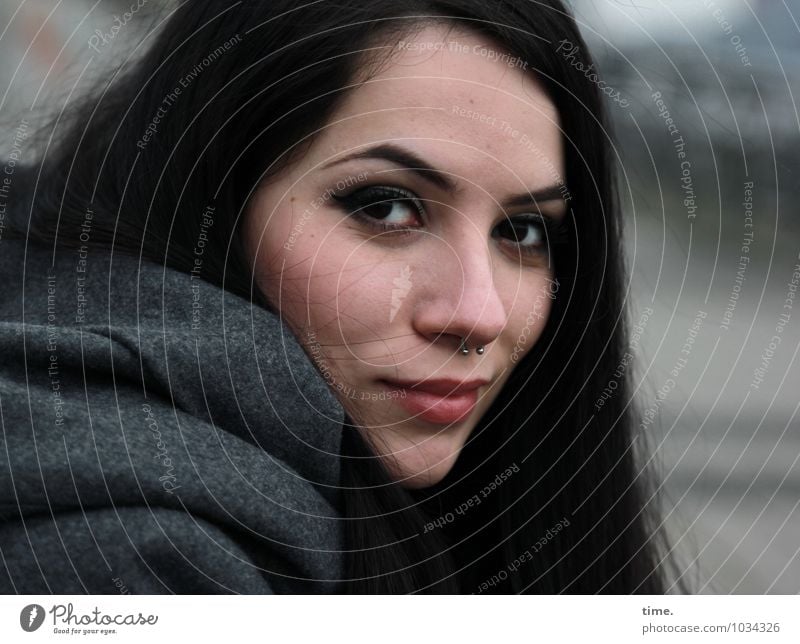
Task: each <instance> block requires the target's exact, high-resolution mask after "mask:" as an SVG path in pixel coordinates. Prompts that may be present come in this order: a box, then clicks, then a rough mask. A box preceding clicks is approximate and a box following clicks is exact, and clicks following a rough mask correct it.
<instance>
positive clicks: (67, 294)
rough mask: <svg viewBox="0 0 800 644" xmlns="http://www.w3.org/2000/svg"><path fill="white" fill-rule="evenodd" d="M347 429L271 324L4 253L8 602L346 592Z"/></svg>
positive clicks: (133, 268) (31, 249)
mask: <svg viewBox="0 0 800 644" xmlns="http://www.w3.org/2000/svg"><path fill="white" fill-rule="evenodd" d="M345 418H346V417H345V414H344V411H343V409H342V407H341V406H340V404H339V403H338V401H337V399H336V397H335V396H334V394H333V392H332V390H331V388H330V387H329V386H328V384H327V383H326V382H325V380H324V379H323V377H322V375H320V371H319V370H317V368H316V367H315V365H314V364H313V363H312V361H311V360H310V358H309V357H308V356H307V354H306V353H305V351H304V350H303V349H302V347H301V346H300V345H299V344H298V342H297V340H296V338H295V337H294V336H293V335H292V333H291V332H290V331H289V329H288V327H287V326H286V325H285V323H284V322H283V321H282V320H281V319H280V318H279V317H278V316H277V315H275V314H273V313H271V312H269V311H266V310H264V309H262V308H260V307H258V306H256V305H253V304H251V303H250V302H248V301H246V300H244V299H242V298H239V297H237V296H235V295H233V294H231V293H228V292H226V291H225V290H223V289H221V288H218V287H215V286H213V285H211V284H208V283H207V282H204V281H202V280H200V279H196V278H194V277H193V276H192V275H189V274H185V273H181V272H178V271H174V270H171V269H165V268H164V267H162V266H159V265H157V264H153V263H148V262H144V261H139V260H138V259H137V258H132V257H129V256H123V255H120V254H114V255H113V256H111V255H110V254H108V253H106V252H104V251H101V250H97V249H93V248H90V249H83V250H75V251H66V252H61V253H58V254H56V255H55V256H54V255H53V252H52V249H49V248H44V247H39V246H34V245H30V244H26V242H25V241H16V240H8V239H6V240H2V241H0V430H1V431H0V592H2V593H26V594H38V593H65V594H67V593H117V592H130V593H198V594H207V593H334V592H339V591H340V589H341V585H340V583H337V580H339V579H341V577H342V566H343V560H342V553H341V552H340V551H341V550H343V544H342V534H343V529H342V528H343V526H342V519H341V512H342V508H341V504H340V503H341V499H340V492H339V487H338V484H339V450H340V444H341V432H342V424H343V422H344V421H345Z"/></svg>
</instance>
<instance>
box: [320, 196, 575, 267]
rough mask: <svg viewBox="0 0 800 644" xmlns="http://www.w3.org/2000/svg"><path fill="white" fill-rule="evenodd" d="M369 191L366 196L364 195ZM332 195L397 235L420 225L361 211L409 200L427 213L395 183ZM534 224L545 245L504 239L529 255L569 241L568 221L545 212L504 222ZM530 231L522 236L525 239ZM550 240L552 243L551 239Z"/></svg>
mask: <svg viewBox="0 0 800 644" xmlns="http://www.w3.org/2000/svg"><path fill="white" fill-rule="evenodd" d="M365 195H366V196H365ZM333 198H334V199H335V200H336V201H337V202H338V203H339V204H340V207H341V208H342V209H343V210H344V211H345V212H346V213H347V214H348V215H349V216H350V217H353V218H354V219H356V220H357V221H359V222H361V223H363V224H364V225H365V226H367V227H368V228H371V229H372V230H374V231H376V232H379V233H391V234H392V236H395V237H405V236H406V235H411V234H412V233H414V231H415V230H416V229H417V228H421V226H404V225H390V224H383V223H380V220H379V219H376V218H375V217H370V216H369V215H366V214H364V213H363V212H362V211H363V210H364V209H365V208H368V207H370V206H376V205H378V204H386V203H392V204H393V203H398V202H399V203H408V204H410V206H411V208H412V210H415V211H416V212H417V214H418V215H420V216H422V215H423V214H424V213H425V208H424V207H423V205H422V202H421V201H420V200H419V198H418V197H417V196H416V195H415V194H414V193H412V192H409V191H408V190H405V189H403V188H398V187H394V186H367V187H366V188H359V189H357V190H354V191H353V192H350V193H348V194H346V195H333ZM518 223H519V224H522V225H523V226H526V225H534V227H535V228H537V229H538V231H539V233H540V236H541V238H542V239H543V242H542V243H543V245H544V247H537V246H535V245H534V246H528V245H525V246H521V245H519V244H514V242H513V241H512V240H511V239H509V238H507V237H504V238H503V239H504V240H505V241H508V242H510V243H512V244H514V245H515V246H516V247H517V248H518V249H520V251H521V252H522V254H524V255H527V256H531V257H533V256H542V255H547V254H548V248H547V247H548V246H549V247H550V248H552V247H554V246H561V245H564V244H566V243H567V240H568V230H567V226H566V223H564V221H562V220H560V219H558V220H557V219H554V218H552V217H547V216H545V215H539V214H535V215H529V216H525V217H510V218H509V219H506V220H504V221H503V222H502V225H508V226H512V227H513V226H514V225H515V224H518ZM526 236H527V232H526V233H525V234H524V235H523V236H522V237H519V236H517V235H515V237H516V238H517V239H518V240H519V239H523V240H524V239H525V237H526ZM548 242H549V243H548Z"/></svg>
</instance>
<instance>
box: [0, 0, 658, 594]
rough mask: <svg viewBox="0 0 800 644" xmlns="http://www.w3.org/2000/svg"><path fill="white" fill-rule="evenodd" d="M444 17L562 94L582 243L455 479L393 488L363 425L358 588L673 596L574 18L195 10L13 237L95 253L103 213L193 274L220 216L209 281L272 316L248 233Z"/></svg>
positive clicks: (523, 1)
mask: <svg viewBox="0 0 800 644" xmlns="http://www.w3.org/2000/svg"><path fill="white" fill-rule="evenodd" d="M432 20H435V21H437V22H442V23H446V24H451V25H455V26H461V27H466V28H468V29H471V30H473V31H474V32H476V33H479V34H482V35H484V36H485V37H488V38H490V39H491V40H492V41H493V42H494V43H496V45H497V47H498V49H500V50H502V51H505V52H507V53H508V54H509V55H511V56H516V57H519V59H520V60H522V61H527V63H528V70H529V73H531V74H534V75H535V76H536V77H537V78H538V79H539V80H540V82H541V83H542V84H543V86H544V88H545V90H546V92H547V93H548V95H549V96H550V98H551V100H552V101H553V103H554V104H555V106H556V108H557V109H558V111H559V116H560V120H561V123H560V125H561V128H562V130H563V140H564V150H565V168H566V177H565V184H566V185H567V186H568V187H569V206H570V211H571V218H570V221H571V224H570V235H569V243H568V244H567V246H566V247H565V248H564V249H563V250H562V252H560V253H559V254H558V257H557V258H556V263H555V268H554V271H555V280H554V283H555V284H557V285H558V292H557V293H556V294H555V299H554V301H553V305H552V309H551V314H550V317H549V320H548V322H547V325H546V328H545V329H544V332H543V334H542V335H541V337H540V339H539V340H538V342H537V343H536V344H535V345H534V347H533V348H532V349H531V350H530V352H529V353H528V354H527V355H526V356H525V357H524V358H523V359H522V360H521V361H520V363H519V364H518V365H517V366H516V368H515V370H514V372H513V374H512V377H511V379H510V380H509V381H508V382H507V384H506V386H505V388H504V389H503V391H502V392H501V393H500V394H499V396H498V398H497V400H496V401H495V403H494V404H493V406H492V407H491V409H490V410H489V411H488V412H487V413H486V414H485V416H484V417H483V418H482V419H481V420H480V422H479V423H478V425H477V427H476V428H475V430H474V431H473V433H472V435H471V436H470V439H469V441H468V442H467V444H466V445H465V446H464V448H463V450H462V452H461V454H460V456H459V458H458V460H457V462H456V464H455V466H454V467H453V468H452V470H451V471H450V472H449V473H448V474H447V476H446V477H445V478H444V479H443V480H442V481H440V482H439V483H437V484H436V485H434V486H433V487H430V488H427V489H423V490H406V489H403V488H402V487H400V486H399V485H398V484H393V483H392V481H391V479H390V477H389V476H388V474H387V472H386V470H385V469H384V468H383V467H382V466H381V465H380V464H379V461H378V460H377V459H376V458H374V454H372V453H371V452H370V450H369V449H368V448H367V446H366V444H365V442H364V441H363V440H362V439H361V438H360V435H359V433H358V431H356V430H355V428H353V427H350V426H347V425H346V426H345V427H344V429H343V431H344V437H343V448H342V494H343V496H344V507H345V508H346V510H345V511H346V519H347V521H346V524H347V529H346V534H347V548H348V549H349V554H348V556H347V577H348V581H346V583H344V585H343V590H344V591H345V592H353V593H388V592H391V593H397V592H401V593H408V592H454V593H499V592H502V593H509V592H513V593H520V592H526V593H562V592H567V593H596V592H606V593H633V592H636V593H663V592H665V591H666V590H667V581H668V578H667V573H668V567H667V563H666V562H668V561H669V559H668V558H667V557H665V556H664V552H665V547H666V543H665V542H664V540H663V537H662V534H663V531H662V530H661V527H660V525H659V523H658V514H657V509H658V508H657V505H656V499H657V498H658V497H657V496H656V495H654V494H653V489H654V485H653V478H652V477H651V476H650V475H649V474H648V473H647V471H646V470H644V469H642V468H641V462H642V460H643V456H642V452H641V449H640V448H641V446H642V445H643V444H644V443H645V442H646V441H645V440H644V439H645V438H646V437H645V436H642V435H641V431H640V429H639V425H638V423H637V418H636V409H635V406H634V405H632V404H631V397H630V385H629V375H630V369H620V365H622V364H624V361H623V357H624V355H625V352H626V349H627V347H628V331H627V327H628V322H627V315H628V314H627V312H626V305H625V298H624V284H625V266H624V262H623V257H622V251H621V247H622V245H621V222H620V214H619V210H618V207H617V202H616V197H615V188H614V178H613V173H612V166H613V162H612V161H613V160H612V159H611V158H610V150H611V149H612V147H611V145H610V140H609V127H608V122H607V117H606V114H605V108H604V103H603V100H602V96H601V94H600V92H599V90H598V88H597V86H596V84H595V83H594V82H592V78H590V77H588V76H587V75H586V74H584V73H580V72H579V71H578V70H577V69H578V68H579V66H578V65H576V64H575V61H576V60H578V61H580V62H582V63H583V65H584V67H583V69H585V68H588V67H589V66H590V65H591V64H592V61H591V59H590V57H589V55H588V53H587V51H586V46H585V43H584V41H583V39H582V38H581V35H580V33H579V31H578V29H577V27H576V24H575V22H574V20H573V18H572V16H571V15H570V13H569V12H568V11H567V9H566V8H565V7H564V6H563V5H562V3H561V2H560V1H558V0H545V1H533V0H492V1H490V2H489V1H487V0H318V1H316V2H305V3H301V2H297V1H296V0H269V2H263V1H261V0H238V1H235V2H234V1H233V0H192V1H191V2H184V3H182V4H180V5H179V6H178V7H177V8H176V9H174V12H173V13H172V15H170V16H169V18H168V20H166V21H165V22H164V24H163V26H161V27H160V28H159V30H158V31H157V32H156V33H154V34H153V35H152V36H151V38H152V40H153V42H152V44H150V45H149V47H148V48H147V50H146V52H145V53H144V54H143V55H141V56H140V57H139V58H138V59H137V60H136V61H133V62H131V63H129V64H125V65H123V66H121V67H120V68H119V69H117V70H116V72H115V73H114V74H113V75H112V76H111V77H110V78H109V79H108V81H107V82H106V83H104V84H103V85H102V86H100V87H98V88H97V89H96V90H95V91H93V92H91V93H89V94H88V95H87V96H86V98H85V99H84V100H82V101H81V102H80V103H79V104H77V105H76V106H75V107H73V108H72V109H71V111H70V113H69V114H67V115H61V116H60V117H59V119H58V120H57V121H54V123H53V129H52V130H51V131H48V132H47V137H46V138H47V140H48V141H49V140H51V138H50V137H52V140H53V141H54V143H53V144H52V145H51V146H49V147H48V149H45V150H43V152H42V155H41V158H40V160H39V161H38V162H37V163H36V164H35V165H31V166H30V167H29V168H28V169H27V171H26V172H25V174H24V179H25V181H26V182H27V183H28V187H29V190H28V191H27V194H28V195H29V196H30V199H29V200H27V201H26V202H25V203H22V204H20V207H19V208H18V212H17V215H18V217H17V219H16V222H17V223H16V228H17V232H16V234H20V235H27V236H28V238H29V239H32V240H38V241H40V242H47V243H52V244H57V245H58V246H61V247H68V246H77V245H79V244H80V243H81V242H80V241H79V240H80V239H81V228H80V227H81V225H82V224H83V223H84V222H85V219H86V213H87V209H90V210H91V212H92V213H93V215H92V234H91V243H93V244H102V245H106V246H113V248H114V250H115V251H117V252H129V253H135V254H137V255H139V254H141V255H142V256H143V257H144V258H146V259H149V260H151V261H155V262H161V263H163V264H165V265H168V266H171V267H173V268H177V269H179V270H182V271H185V272H190V271H191V270H192V266H193V264H192V262H193V249H194V247H195V245H196V243H197V240H198V238H199V236H200V235H201V233H202V232H204V231H203V229H202V226H203V214H204V213H205V212H207V211H208V208H209V207H213V208H214V224H213V226H214V228H213V234H210V235H206V237H207V241H206V247H205V249H204V263H203V267H202V277H203V278H204V279H206V280H209V281H211V282H213V283H215V284H218V285H220V286H222V287H224V288H227V289H229V290H231V291H233V292H236V293H238V294H240V295H243V296H246V297H250V298H253V299H254V300H256V301H257V302H259V304H261V305H262V306H265V307H267V308H269V307H270V303H269V302H266V301H265V299H264V298H263V296H262V295H261V294H260V293H258V291H257V290H256V289H255V288H254V286H253V280H252V275H251V271H250V267H249V264H248V262H247V261H246V260H245V259H244V254H243V250H242V244H241V240H240V237H239V227H240V222H241V219H242V214H243V213H244V211H245V208H246V206H247V203H248V200H249V199H250V198H251V196H252V195H253V193H254V190H255V189H256V187H257V186H258V185H259V184H260V183H261V182H263V181H266V180H268V179H269V177H270V176H271V175H272V174H273V173H276V172H278V171H279V170H280V169H281V168H283V167H285V165H286V164H287V163H290V162H291V161H292V160H293V159H295V158H297V155H301V154H302V153H303V150H304V149H306V146H308V145H309V144H310V143H311V142H312V141H313V134H314V133H315V132H316V131H318V130H319V128H320V127H321V126H322V125H324V124H325V123H326V122H327V120H328V119H329V117H330V116H331V115H332V113H333V112H334V110H335V109H336V107H337V106H338V105H339V104H340V101H341V100H342V98H343V97H344V96H345V95H346V94H347V92H348V90H349V89H350V88H352V87H353V86H354V84H355V83H356V82H357V81H359V80H364V79H366V78H368V77H369V75H370V74H371V73H372V72H374V71H375V70H377V69H379V68H380V66H381V64H383V63H385V62H386V61H388V60H389V59H390V55H391V52H392V51H393V50H394V49H395V47H394V45H395V44H396V43H397V41H398V40H400V39H401V38H403V37H405V36H406V35H407V34H408V33H409V32H410V31H411V30H413V29H416V28H419V27H420V26H423V25H424V24H426V23H428V22H430V21H432ZM565 43H567V44H568V49H569V51H570V57H569V58H568V57H566V56H565V55H564V54H563V51H564V46H565ZM559 45H561V47H559ZM576 57H577V58H576ZM9 234H10V233H9ZM611 380H613V381H614V383H615V387H614V395H613V396H611V397H605V398H604V399H603V404H602V405H599V406H598V405H597V404H596V401H597V400H598V399H599V398H600V396H601V392H602V391H603V390H604V389H605V388H607V386H608V384H609V382H610V381H611Z"/></svg>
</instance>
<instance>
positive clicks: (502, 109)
mask: <svg viewBox="0 0 800 644" xmlns="http://www.w3.org/2000/svg"><path fill="white" fill-rule="evenodd" d="M397 49H398V51H397V52H396V54H397V55H396V57H395V58H394V59H393V62H392V64H391V65H390V66H387V67H386V68H385V69H384V70H383V71H382V72H381V73H380V74H379V75H377V76H375V77H373V78H372V79H371V80H370V81H369V82H367V83H365V84H363V85H360V86H358V87H357V88H355V89H353V90H352V91H351V92H350V93H349V95H348V97H347V99H346V100H345V102H344V103H343V104H342V105H341V106H340V108H339V110H338V111H337V113H336V114H335V115H334V116H333V118H332V119H331V120H330V121H329V122H328V123H327V124H326V126H325V127H324V128H323V129H322V131H320V132H319V134H318V136H317V137H316V139H315V140H314V143H313V145H312V146H311V147H310V149H309V151H308V153H307V154H306V155H305V156H304V157H303V158H302V160H300V161H298V162H296V163H295V164H294V165H291V166H289V167H287V168H285V169H284V170H283V171H282V173H281V174H280V175H279V176H277V177H273V178H271V179H270V180H269V182H268V183H265V184H263V185H262V186H260V188H259V190H258V192H257V193H256V195H255V196H254V198H253V199H252V201H251V203H250V206H249V208H248V211H247V215H246V218H245V222H244V231H243V233H244V240H245V246H246V250H247V252H248V254H249V256H250V259H251V261H252V263H253V268H254V275H255V279H256V282H257V284H258V286H259V287H260V288H261V289H262V291H263V292H264V293H265V295H266V296H267V298H268V299H269V300H270V302H271V303H272V304H273V305H274V306H275V307H276V308H277V309H279V310H280V312H281V315H282V317H283V319H284V320H285V321H286V322H287V324H289V326H290V327H291V328H292V330H293V332H294V333H295V334H296V336H297V338H298V340H299V341H300V342H301V344H302V345H303V346H304V348H305V350H306V352H307V353H308V355H309V356H310V357H311V358H312V360H313V362H314V364H315V365H316V366H317V368H318V369H319V370H320V371H321V373H322V374H323V376H324V377H325V378H326V380H327V381H328V383H329V384H330V386H331V387H332V389H333V390H334V392H335V393H336V395H337V397H338V399H339V400H340V402H341V403H342V405H343V407H344V408H345V410H346V411H347V413H348V415H349V417H350V418H351V420H353V422H354V424H356V425H357V426H358V428H359V431H360V432H361V433H362V434H363V436H364V438H366V439H367V440H368V442H369V443H370V444H371V445H372V448H373V450H374V451H375V452H376V454H378V455H379V456H380V457H381V459H382V460H383V462H384V464H385V465H386V466H387V467H388V468H389V471H390V473H391V475H392V476H393V477H394V479H395V480H397V481H400V482H401V483H402V485H404V486H405V487H409V488H412V487H413V488H419V487H426V486H429V485H433V484H435V483H436V482H438V481H439V480H441V479H442V478H443V477H444V476H445V475H446V474H447V472H448V471H449V470H450V469H451V467H452V466H453V464H454V462H455V460H456V458H457V457H458V455H459V452H460V450H461V449H462V447H463V446H464V444H465V442H466V440H467V438H468V437H469V435H470V432H471V431H472V430H473V428H474V427H475V426H476V424H477V423H478V421H479V419H480V418H481V416H482V415H483V414H484V413H485V412H486V411H487V409H488V408H489V406H490V405H491V404H492V401H493V400H494V399H495V398H496V397H497V395H498V393H499V392H500V390H501V388H502V387H503V384H504V383H505V382H506V380H507V379H508V377H509V376H510V374H511V372H512V370H513V369H514V367H515V365H516V364H517V363H518V362H519V361H520V360H521V359H522V358H523V357H524V355H525V354H526V353H527V352H528V351H529V350H530V349H531V347H532V346H533V345H534V344H535V343H536V341H537V339H538V338H539V336H540V334H541V332H542V329H543V328H544V326H545V323H546V321H547V317H548V315H549V312H550V306H551V300H552V298H553V297H555V292H556V291H557V288H558V285H557V283H556V282H555V281H554V280H553V273H552V270H551V265H550V262H551V259H552V256H553V252H554V251H553V249H550V250H548V247H549V246H550V245H551V244H552V243H553V241H554V234H555V230H556V224H557V223H558V222H559V221H561V222H562V225H563V221H562V220H563V219H564V217H565V215H566V203H565V201H564V200H563V198H562V197H566V196H568V193H567V192H566V187H565V186H564V184H563V182H562V177H563V174H564V172H563V156H562V147H561V146H562V144H561V136H560V130H559V126H558V114H557V112H556V109H555V107H554V106H553V104H552V102H551V101H550V100H549V99H548V98H547V96H546V95H545V93H544V92H543V90H542V88H541V87H540V85H539V84H538V82H537V81H536V80H535V79H534V78H533V74H532V72H531V71H529V70H527V69H526V67H527V63H526V62H524V61H520V60H518V59H516V60H514V59H511V58H510V57H509V56H507V55H504V54H503V52H501V51H498V49H496V48H495V47H494V45H493V44H492V42H491V41H487V40H485V39H483V38H482V37H481V36H479V35H476V34H472V33H471V32H466V31H463V32H450V34H449V35H445V32H444V30H443V29H442V28H441V27H438V26H433V25H431V26H429V27H426V28H425V29H424V30H422V31H421V32H419V33H418V34H417V35H416V36H414V37H413V38H409V39H408V40H405V41H402V42H401V43H400V44H399V46H398V48H397ZM542 222H545V224H544V225H543V224H542ZM461 338H466V340H467V347H468V348H469V354H467V355H462V353H461V351H460V350H459V346H460V344H461ZM479 345H483V346H484V347H485V350H484V353H483V354H482V355H479V354H478V353H476V351H475V349H476V348H477V347H478V346H479ZM445 379H446V380H452V381H456V382H457V383H463V382H465V381H479V382H477V383H472V384H467V390H465V391H458V392H456V393H458V395H455V394H453V395H451V396H447V397H443V395H444V394H447V393H450V392H454V390H455V389H456V384H453V383H451V384H449V385H448V384H447V383H436V382H434V381H437V380H445ZM409 383H422V384H421V385H420V386H419V387H417V388H413V389H412V388H411V384H409ZM481 383H484V384H481ZM478 385H479V386H478ZM423 388H425V389H432V390H435V391H433V392H431V391H428V392H425V391H423V390H422V389H423ZM473 403H474V404H473ZM494 431H502V428H501V427H495V428H494Z"/></svg>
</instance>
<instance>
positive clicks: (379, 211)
mask: <svg viewBox="0 0 800 644" xmlns="http://www.w3.org/2000/svg"><path fill="white" fill-rule="evenodd" d="M334 199H336V200H337V201H338V202H339V203H340V204H341V205H342V207H343V208H344V209H345V210H346V211H347V213H348V214H349V215H350V216H352V217H355V218H356V219H359V220H360V221H362V222H364V223H365V224H366V225H368V226H370V227H372V228H374V229H376V230H380V231H384V232H385V231H393V230H397V231H401V230H402V231H406V232H411V230H409V229H413V228H420V227H421V226H420V224H418V223H417V224H415V223H414V220H415V219H419V218H420V217H421V216H422V215H423V213H424V212H425V210H424V208H423V207H422V202H421V201H420V200H419V199H418V198H417V196H416V195H414V193H412V192H409V191H407V190H403V189H402V188H394V187H391V186H369V187H367V188H362V189H360V190H356V191H355V192H351V193H350V194H348V195H344V196H340V195H334Z"/></svg>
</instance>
